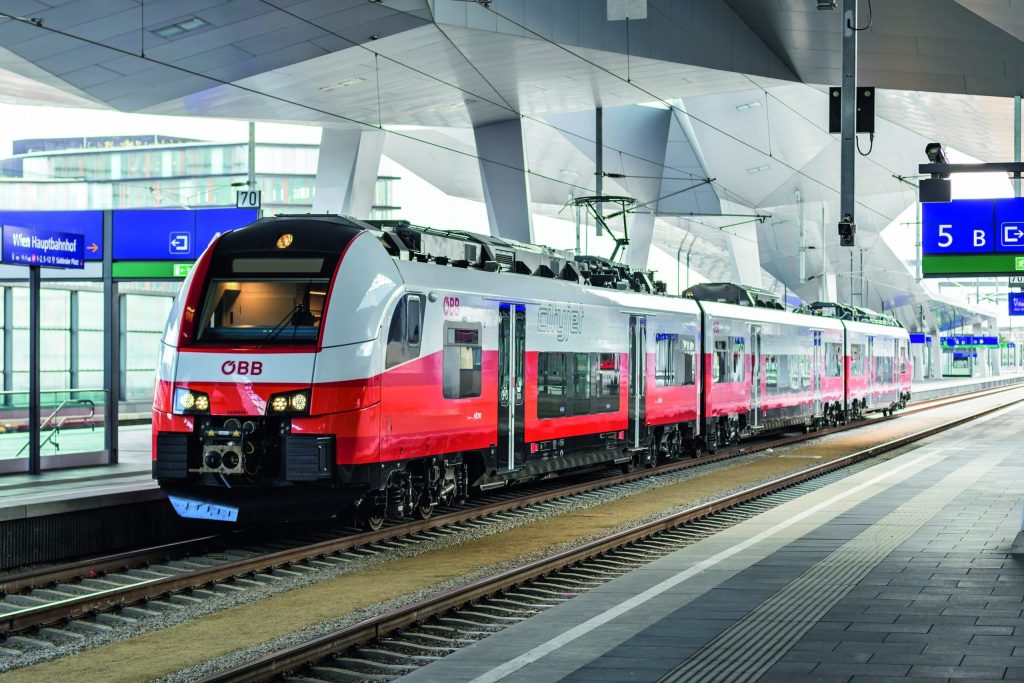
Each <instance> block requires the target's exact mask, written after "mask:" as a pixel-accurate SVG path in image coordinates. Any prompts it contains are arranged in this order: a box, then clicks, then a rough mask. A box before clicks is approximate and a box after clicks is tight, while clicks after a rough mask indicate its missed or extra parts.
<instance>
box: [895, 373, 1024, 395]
mask: <svg viewBox="0 0 1024 683" xmlns="http://www.w3.org/2000/svg"><path fill="white" fill-rule="evenodd" d="M1021 381H1024V372H1004V373H1002V374H1000V375H993V376H990V377H933V378H931V379H922V380H917V381H915V382H914V384H913V386H912V387H911V390H910V393H911V396H912V400H915V401H925V400H928V399H931V398H939V397H941V396H949V395H951V394H955V393H963V392H966V391H980V390H982V389H992V388H995V387H1000V386H1005V385H1007V384H1015V383H1017V382H1021Z"/></svg>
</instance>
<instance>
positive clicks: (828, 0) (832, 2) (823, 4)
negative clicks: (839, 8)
mask: <svg viewBox="0 0 1024 683" xmlns="http://www.w3.org/2000/svg"><path fill="white" fill-rule="evenodd" d="M835 8H836V0H818V9H820V10H834V9H835Z"/></svg>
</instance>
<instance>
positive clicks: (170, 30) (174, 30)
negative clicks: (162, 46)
mask: <svg viewBox="0 0 1024 683" xmlns="http://www.w3.org/2000/svg"><path fill="white" fill-rule="evenodd" d="M184 32H185V29H183V28H181V27H180V26H177V25H176V24H172V25H170V26H164V27H163V28H158V29H157V30H155V31H153V33H155V34H156V35H158V36H160V37H161V38H170V37H171V36H176V35H178V34H179V33H184Z"/></svg>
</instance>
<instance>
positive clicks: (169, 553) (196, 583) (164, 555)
mask: <svg viewBox="0 0 1024 683" xmlns="http://www.w3.org/2000/svg"><path fill="white" fill-rule="evenodd" d="M1020 388H1022V387H1021V386H1020V385H1009V386H1007V387H995V388H991V389H984V390H980V391H977V392H970V393H967V394H960V395H957V396H955V397H943V398H937V399H930V400H929V401H928V402H929V403H931V402H935V403H936V404H934V405H926V406H922V407H919V408H917V409H915V410H912V411H908V412H904V413H900V414H899V415H891V416H888V417H878V418H871V419H867V420H860V421H857V422H851V423H847V424H844V425H838V426H835V427H828V428H823V429H819V430H818V431H816V432H809V433H804V434H793V435H788V436H781V437H778V438H775V439H772V440H770V441H758V442H748V443H746V444H742V445H740V446H735V447H732V448H728V449H723V450H721V451H719V452H717V453H713V454H708V455H703V456H699V457H696V458H692V459H688V460H682V461H675V462H670V463H667V464H664V465H659V466H657V467H654V468H649V469H640V470H637V471H635V472H629V473H623V474H616V475H612V476H608V477H603V478H601V479H597V480H591V481H587V482H582V483H575V484H571V485H569V486H566V487H562V488H558V489H553V490H548V491H539V492H534V493H530V494H527V495H525V496H519V497H516V498H514V499H509V500H499V501H494V502H490V503H483V504H479V505H475V506H472V507H468V508H464V509H460V510H455V511H452V512H449V513H445V514H441V515H437V516H434V517H431V518H429V519H426V520H416V521H410V522H404V523H402V524H396V525H394V526H390V527H386V528H383V529H380V530H378V531H369V532H364V533H360V534H353V535H349V536H343V537H339V538H334V539H329V540H326V541H318V542H316V543H312V544H308V545H303V546H297V547H295V548H288V549H285V550H278V551H273V552H270V553H265V554H261V555H257V556H254V557H250V558H245V559H240V560H235V561H230V562H224V563H220V564H217V565H214V566H212V567H209V568H202V569H195V570H193V571H189V572H185V573H181V574H175V575H172V576H166V577H158V578H153V579H140V580H138V581H137V582H134V583H132V584H130V585H126V586H117V587H111V588H109V589H106V590H97V591H94V592H92V593H89V594H87V595H80V596H75V597H71V598H68V599H65V600H56V601H53V602H49V603H47V604H44V605H38V606H34V607H28V608H25V609H21V610H17V611H13V612H8V613H5V614H0V636H7V635H12V634H14V633H17V632H21V631H25V630H27V629H30V628H34V627H38V626H47V625H52V624H58V623H61V622H64V621H67V620H69V619H75V618H79V617H83V616H86V615H89V614H91V613H94V612H102V611H107V610H111V609H116V608H119V607H124V606H128V605H131V604H134V603H138V602H142V601H145V600H152V599H157V598H161V597H163V596H166V595H169V594H174V593H180V592H183V591H187V590H192V589H197V588H202V587H204V586H207V585H210V584H214V583H218V582H223V581H227V580H230V579H234V578H241V577H245V576H249V575H252V574H255V573H259V572H266V571H271V570H273V569H274V568H278V567H286V566H288V565H291V564H296V563H301V562H304V561H307V560H312V559H316V558H319V557H323V556H327V555H332V554H335V553H340V552H344V551H347V550H351V549H353V548H357V547H360V546H366V545H372V544H375V543H382V542H385V541H390V540H394V539H396V538H401V537H404V536H409V535H412V534H416V533H420V532H424V531H429V530H432V529H436V528H439V527H444V526H448V525H453V524H459V523H464V522H469V521H473V520H477V519H480V518H484V517H489V516H491V515H494V514H498V513H501V512H507V511H511V510H516V509H520V508H525V507H530V506H533V505H537V504H539V503H544V502H550V501H553V500H558V499H561V498H566V497H570V496H575V495H580V494H583V493H588V492H591V491H595V490H599V489H603V488H608V487H611V486H616V485H619V484H624V483H628V482H632V481H637V480H640V479H645V478H647V477H650V476H655V475H661V474H668V473H671V472H675V471H679V470H684V469H690V468H694V467H701V466H704V465H707V464H711V463H715V462H719V461H722V460H728V459H732V458H735V457H739V456H743V455H751V454H754V453H757V452H760V451H765V450H769V449H774V448H781V447H784V446H788V445H792V444H796V443H800V442H804V441H809V440H813V439H816V438H819V437H822V436H827V435H830V434H835V433H840V432H845V431H851V430H854V429H859V428H862V427H867V426H870V425H875V424H880V423H882V422H886V421H888V420H894V419H898V418H899V417H902V416H908V415H911V414H916V413H919V412H924V411H926V410H932V409H936V408H941V407H945V406H947V405H951V404H954V403H959V402H962V401H966V400H973V399H977V398H984V397H985V396H988V395H992V394H997V393H1001V392H1004V391H1010V390H1012V389H1020ZM947 398H948V399H949V400H946V399H947ZM911 405H913V404H911ZM225 540H231V539H230V538H228V539H225V538H223V537H217V536H209V537H203V538H201V539H194V540H190V541H181V542H178V543H170V544H165V545H161V546H156V547H154V548H146V549H144V550H142V551H129V552H126V553H121V554H117V555H111V556H106V557H101V558H97V559H92V560H83V561H79V562H73V563H69V564H66V565H61V566H59V567H55V568H50V569H44V570H43V571H40V572H25V573H22V574H18V575H8V576H7V577H0V591H2V592H3V593H5V594H8V595H9V594H16V593H19V592H24V591H26V590H29V589H32V588H43V587H47V586H52V585H54V584H56V583H61V582H68V581H73V580H76V579H80V578H88V577H102V576H103V575H104V574H107V573H112V572H117V571H121V570H125V569H132V568H139V567H144V566H146V565H148V564H152V563H154V562H156V563H159V562H164V561H168V560H173V559H185V558H186V557H188V555H189V553H191V552H194V551H196V550H200V549H202V548H203V547H204V544H206V545H208V546H209V547H213V546H214V544H216V545H217V546H218V547H220V548H223V547H224V542H225ZM176 552H177V556H175V554H176ZM207 552H209V551H208V550H207Z"/></svg>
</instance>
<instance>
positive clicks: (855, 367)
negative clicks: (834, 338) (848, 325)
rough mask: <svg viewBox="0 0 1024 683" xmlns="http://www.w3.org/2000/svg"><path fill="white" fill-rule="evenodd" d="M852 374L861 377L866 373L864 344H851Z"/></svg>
mask: <svg viewBox="0 0 1024 683" xmlns="http://www.w3.org/2000/svg"><path fill="white" fill-rule="evenodd" d="M850 374H851V375H853V376H855V377H860V376H861V375H863V374H864V345H863V344H850Z"/></svg>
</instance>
